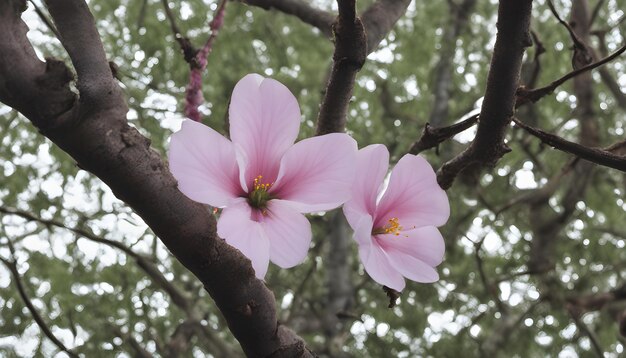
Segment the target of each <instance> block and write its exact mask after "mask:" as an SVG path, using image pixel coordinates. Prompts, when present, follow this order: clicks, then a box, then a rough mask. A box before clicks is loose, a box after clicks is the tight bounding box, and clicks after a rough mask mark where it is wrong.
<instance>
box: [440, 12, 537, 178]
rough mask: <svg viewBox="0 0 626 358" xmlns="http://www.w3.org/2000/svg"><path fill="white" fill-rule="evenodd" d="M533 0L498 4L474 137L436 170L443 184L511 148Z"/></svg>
mask: <svg viewBox="0 0 626 358" xmlns="http://www.w3.org/2000/svg"><path fill="white" fill-rule="evenodd" d="M531 10H532V0H519V1H505V0H501V1H500V5H499V6H498V24H497V30H498V34H497V36H496V44H495V46H494V52H493V57H492V60H491V67H490V69H489V76H488V79H487V88H486V90H485V99H484V101H483V106H482V109H481V112H480V122H479V123H478V129H477V132H476V138H474V141H473V142H472V143H471V144H470V146H469V147H468V148H467V149H466V150H465V151H463V152H462V153H461V154H459V155H458V156H457V157H455V158H454V159H452V160H451V161H449V162H447V163H446V164H444V165H443V166H442V167H441V168H440V169H439V171H438V173H437V180H438V182H439V185H441V187H442V188H444V189H448V188H449V187H450V186H451V185H452V182H453V181H454V178H455V177H456V176H457V175H458V173H460V172H461V171H462V170H464V169H465V168H467V167H468V166H469V165H471V164H480V165H487V166H492V165H495V163H496V162H497V161H498V160H499V159H500V158H501V157H502V156H503V155H504V154H505V153H507V152H509V151H510V149H509V148H508V147H507V146H506V145H505V144H504V136H505V133H506V129H507V127H508V126H509V123H510V121H511V117H512V116H513V109H514V106H515V90H516V89H517V86H518V81H519V75H520V70H521V67H522V57H523V55H524V48H525V47H528V46H530V45H531V44H532V42H531V39H530V34H529V26H530V15H531Z"/></svg>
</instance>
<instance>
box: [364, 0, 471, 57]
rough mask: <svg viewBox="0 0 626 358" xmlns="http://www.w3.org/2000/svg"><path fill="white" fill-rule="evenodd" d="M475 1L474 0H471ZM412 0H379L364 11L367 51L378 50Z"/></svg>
mask: <svg viewBox="0 0 626 358" xmlns="http://www.w3.org/2000/svg"><path fill="white" fill-rule="evenodd" d="M469 1H473V0H469ZM410 3H411V0H377V1H376V2H374V3H373V4H372V5H370V7H368V8H367V10H365V12H363V14H362V15H361V20H362V21H363V26H364V28H365V34H366V35H367V53H368V54H369V53H372V52H373V51H375V50H376V48H377V47H378V45H379V44H380V42H381V41H382V40H383V39H384V38H385V37H387V35H388V34H389V31H391V29H392V28H393V27H394V25H395V24H396V22H398V19H400V17H402V15H404V14H405V13H406V9H407V8H408V7H409V4H410Z"/></svg>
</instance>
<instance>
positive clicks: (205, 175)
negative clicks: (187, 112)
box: [169, 120, 243, 207]
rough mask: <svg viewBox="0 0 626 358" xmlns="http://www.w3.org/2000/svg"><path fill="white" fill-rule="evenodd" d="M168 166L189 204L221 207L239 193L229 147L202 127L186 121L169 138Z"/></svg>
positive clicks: (231, 152)
mask: <svg viewBox="0 0 626 358" xmlns="http://www.w3.org/2000/svg"><path fill="white" fill-rule="evenodd" d="M169 166H170V171H171V172H172V174H173V175H174V177H175V178H176V180H178V188H179V189H180V191H182V192H183V193H184V194H185V195H187V196H188V197H189V198H190V199H192V200H195V201H199V202H201V203H205V204H210V205H213V206H218V207H223V206H226V205H227V204H228V202H229V201H230V200H232V199H234V198H236V197H238V196H240V195H241V194H242V193H243V190H242V189H241V186H240V185H239V168H238V166H237V161H236V159H235V151H234V148H233V144H232V143H231V142H230V141H229V140H228V139H226V138H224V137H223V136H222V135H220V134H219V133H217V132H216V131H214V130H213V129H211V128H209V127H207V126H205V125H204V124H201V123H198V122H194V121H191V120H186V121H184V122H183V126H182V128H181V130H180V131H178V132H176V133H174V134H173V135H172V139H171V141H170V150H169Z"/></svg>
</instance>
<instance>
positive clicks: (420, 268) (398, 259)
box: [376, 237, 439, 282]
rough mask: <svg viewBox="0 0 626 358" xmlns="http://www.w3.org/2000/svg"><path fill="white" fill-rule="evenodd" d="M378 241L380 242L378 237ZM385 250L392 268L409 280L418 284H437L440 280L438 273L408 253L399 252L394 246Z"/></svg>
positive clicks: (399, 238) (398, 238) (396, 238)
mask: <svg viewBox="0 0 626 358" xmlns="http://www.w3.org/2000/svg"><path fill="white" fill-rule="evenodd" d="M376 239H377V240H380V239H379V238H378V237H377V238H376ZM394 239H395V240H402V237H395V238H392V239H391V240H394ZM384 250H385V253H386V254H387V258H388V259H389V262H390V263H391V266H392V267H393V268H395V269H396V270H397V271H398V272H400V273H401V274H402V276H404V277H406V278H408V279H409V280H413V281H416V282H435V281H437V280H439V275H438V274H437V271H435V269H434V268H433V267H432V266H430V265H428V264H427V263H425V262H424V261H422V260H419V259H418V258H416V257H413V256H411V255H408V254H407V253H406V252H404V251H402V250H398V249H396V248H395V247H394V246H392V245H389V246H387V247H386V248H385V249H384Z"/></svg>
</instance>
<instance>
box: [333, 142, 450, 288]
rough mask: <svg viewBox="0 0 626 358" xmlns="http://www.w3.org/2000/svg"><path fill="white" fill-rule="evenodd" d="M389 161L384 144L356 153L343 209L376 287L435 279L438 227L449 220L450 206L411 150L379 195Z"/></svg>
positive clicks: (428, 168)
mask: <svg viewBox="0 0 626 358" xmlns="http://www.w3.org/2000/svg"><path fill="white" fill-rule="evenodd" d="M388 163H389V152H388V151H387V148H386V147H385V146H383V145H380V144H375V145H370V146H368V147H365V148H363V149H361V150H360V151H359V153H358V155H357V174H356V180H355V182H354V185H353V187H352V199H350V201H348V202H347V203H345V204H344V206H343V212H344V214H345V216H346V218H347V219H348V223H349V224H350V226H351V227H352V228H353V229H354V239H355V240H356V242H357V244H358V246H359V257H360V259H361V262H362V263H363V266H364V267H365V271H367V273H368V274H369V275H370V276H371V277H372V278H373V279H374V280H375V281H376V282H378V283H380V284H381V285H385V286H387V287H390V288H392V289H394V290H396V291H402V290H403V289H404V286H405V282H404V277H406V278H408V279H410V280H413V281H417V282H434V281H436V280H438V279H439V276H438V274H437V271H435V269H434V267H435V266H437V265H439V264H440V263H441V261H442V259H443V254H444V250H445V245H444V241H443V237H442V236H441V234H440V233H439V230H437V226H441V225H443V224H445V222H446V221H447V220H448V216H449V215H450V206H449V203H448V197H447V196H446V193H445V191H443V190H442V189H441V188H440V187H439V185H438V184H437V180H436V176H435V172H434V171H433V168H432V167H431V166H430V164H428V162H426V160H425V159H424V158H422V157H420V156H416V155H410V154H407V155H405V156H404V157H402V159H400V161H399V162H398V164H396V166H395V168H394V169H393V171H392V172H391V177H390V178H389V185H388V187H387V190H385V192H384V194H382V196H380V194H381V191H382V190H383V180H384V178H385V175H386V174H387V168H388V165H389V164H388ZM378 197H380V199H379V200H377V198H378Z"/></svg>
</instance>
